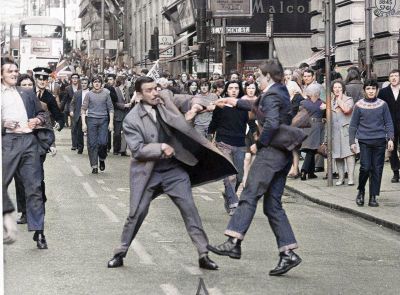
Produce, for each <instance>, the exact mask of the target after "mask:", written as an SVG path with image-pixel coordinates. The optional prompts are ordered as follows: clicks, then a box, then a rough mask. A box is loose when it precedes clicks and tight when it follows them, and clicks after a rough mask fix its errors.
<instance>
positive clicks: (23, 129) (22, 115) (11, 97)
mask: <svg viewBox="0 0 400 295" xmlns="http://www.w3.org/2000/svg"><path fill="white" fill-rule="evenodd" d="M1 118H2V120H3V122H4V121H16V122H18V127H17V128H15V129H14V130H10V129H6V133H31V132H32V129H30V128H29V127H28V114H27V113H26V109H25V105H24V102H23V101H22V97H21V95H20V94H19V93H18V91H17V89H16V88H15V87H6V86H4V85H1Z"/></svg>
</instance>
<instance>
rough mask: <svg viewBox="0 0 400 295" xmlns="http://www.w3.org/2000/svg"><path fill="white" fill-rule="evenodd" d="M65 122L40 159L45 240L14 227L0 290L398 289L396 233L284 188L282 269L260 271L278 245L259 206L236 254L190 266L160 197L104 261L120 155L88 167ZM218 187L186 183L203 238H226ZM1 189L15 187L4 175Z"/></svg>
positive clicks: (114, 233)
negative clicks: (292, 248) (118, 257)
mask: <svg viewBox="0 0 400 295" xmlns="http://www.w3.org/2000/svg"><path fill="white" fill-rule="evenodd" d="M69 131H70V130H69V129H66V130H63V131H62V132H61V133H60V134H57V136H58V138H57V145H58V146H57V147H58V154H57V156H56V157H54V158H51V157H48V159H47V160H46V163H45V166H46V168H45V169H46V184H47V197H48V202H47V206H46V225H45V234H46V238H47V242H48V246H49V249H48V250H38V249H37V248H36V244H35V242H33V241H32V235H33V233H28V232H27V228H26V226H25V225H19V226H18V227H19V235H18V241H17V242H16V243H15V244H13V245H11V246H5V250H4V256H5V257H4V259H5V262H4V268H5V269H4V279H5V294H9V295H14V294H15V295H25V294H33V295H36V294H42V295H44V294H52V295H53V294H73V295H75V294H146V295H150V294H167V295H176V294H196V291H197V289H198V286H199V282H200V279H203V281H204V285H205V286H206V288H207V291H208V293H209V294H214V295H221V294H225V295H226V294H229V295H231V294H400V279H399V278H400V276H399V273H400V235H399V234H398V233H395V232H392V231H390V230H387V229H384V228H381V227H379V226H377V225H375V224H373V223H370V222H367V221H364V220H361V219H358V218H356V217H353V216H350V215H347V214H342V213H340V212H336V211H333V210H330V209H326V208H323V207H320V206H318V205H315V204H312V203H310V202H308V201H305V200H304V199H302V198H300V197H292V196H285V197H284V207H285V209H286V212H287V214H288V216H289V219H290V222H291V224H292V226H293V229H294V232H295V234H296V237H297V239H298V242H299V245H300V248H299V249H298V251H297V253H298V254H299V255H300V256H301V257H302V259H303V262H302V264H301V265H300V266H298V267H297V268H295V269H293V270H291V271H290V272H289V273H288V274H287V275H285V276H282V277H270V276H268V271H269V270H270V269H272V268H273V267H275V265H276V263H277V261H278V252H277V249H276V242H275V238H274V236H273V234H272V232H271V230H270V228H269V225H268V222H267V219H266V218H265V216H264V215H263V213H262V207H260V208H258V210H257V213H256V216H255V218H254V221H253V224H252V226H251V228H250V230H249V232H248V234H247V236H246V238H245V240H244V242H243V243H242V252H243V253H242V259H241V260H233V259H229V258H227V257H219V256H216V255H214V254H210V257H211V258H212V259H213V260H214V261H215V262H217V263H218V264H219V266H220V270H218V271H207V270H201V269H200V268H198V263H197V259H198V257H197V253H196V249H195V247H194V246H193V245H192V243H191V241H190V239H189V237H188V235H187V234H186V231H185V227H184V224H183V221H182V219H181V217H180V215H179V212H178V209H177V208H176V207H175V206H174V205H173V203H172V202H171V200H170V199H169V198H168V197H166V196H160V197H158V198H157V199H156V200H154V201H153V203H152V204H151V207H150V212H149V214H148V216H147V218H146V220H145V223H144V224H143V226H142V228H141V229H140V231H139V234H138V236H137V239H136V240H135V241H134V243H133V245H132V246H131V248H130V251H129V252H128V255H127V257H126V259H125V260H124V263H125V266H124V267H122V268H118V269H108V268H107V261H108V259H110V258H111V256H112V253H113V248H114V247H115V246H117V245H118V241H119V238H120V235H121V231H122V225H123V223H124V220H125V218H126V216H127V213H128V207H129V189H128V188H129V179H128V171H129V170H128V168H129V158H127V157H121V156H114V155H110V156H109V158H108V159H107V162H106V165H107V167H106V171H105V172H104V173H99V174H98V175H92V174H91V168H90V166H89V160H88V156H87V151H86V149H85V151H84V154H83V155H78V154H76V153H75V152H73V151H71V150H70V141H69V136H68V134H69ZM222 189H223V186H222V183H221V182H217V183H212V184H208V185H206V186H203V187H198V188H194V189H193V193H194V196H195V201H196V204H197V206H198V209H199V212H200V215H201V217H202V220H203V226H204V228H205V230H206V232H207V234H208V236H209V239H210V243H211V244H218V243H220V242H223V241H224V240H225V237H224V236H223V231H224V229H225V226H226V225H227V222H228V220H229V216H228V215H227V214H226V213H225V211H224V208H223V200H222V197H221V193H220V192H221V191H222ZM10 191H11V192H12V194H13V196H15V194H14V189H13V184H12V185H11V186H10ZM260 204H261V203H260ZM378 210H379V209H378ZM202 292H203V291H202ZM200 294H205V292H203V293H200Z"/></svg>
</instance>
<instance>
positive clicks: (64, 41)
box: [63, 0, 67, 53]
mask: <svg viewBox="0 0 400 295" xmlns="http://www.w3.org/2000/svg"><path fill="white" fill-rule="evenodd" d="M65 6H66V4H65V0H63V7H64V11H63V12H64V34H63V44H64V46H63V48H64V50H65V45H66V43H67V30H66V25H65V20H66V14H65V13H66V10H67V8H66V7H65ZM63 53H64V52H63Z"/></svg>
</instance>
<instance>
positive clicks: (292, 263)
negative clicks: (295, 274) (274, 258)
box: [269, 250, 301, 276]
mask: <svg viewBox="0 0 400 295" xmlns="http://www.w3.org/2000/svg"><path fill="white" fill-rule="evenodd" d="M279 256H280V257H279V262H278V265H277V266H276V267H275V268H274V269H273V270H271V271H270V272H269V275H270V276H280V275H283V274H285V273H287V272H288V271H289V270H291V269H292V268H293V267H296V266H298V265H299V264H300V263H301V258H300V256H299V255H297V254H296V253H294V252H293V251H292V250H289V251H288V252H286V253H285V252H281V253H280V254H279Z"/></svg>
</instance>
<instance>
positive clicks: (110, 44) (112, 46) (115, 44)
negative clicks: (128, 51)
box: [106, 40, 118, 49]
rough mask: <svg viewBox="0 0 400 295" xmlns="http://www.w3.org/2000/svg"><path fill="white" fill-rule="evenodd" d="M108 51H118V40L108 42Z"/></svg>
mask: <svg viewBox="0 0 400 295" xmlns="http://www.w3.org/2000/svg"><path fill="white" fill-rule="evenodd" d="M106 49H118V40H106Z"/></svg>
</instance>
